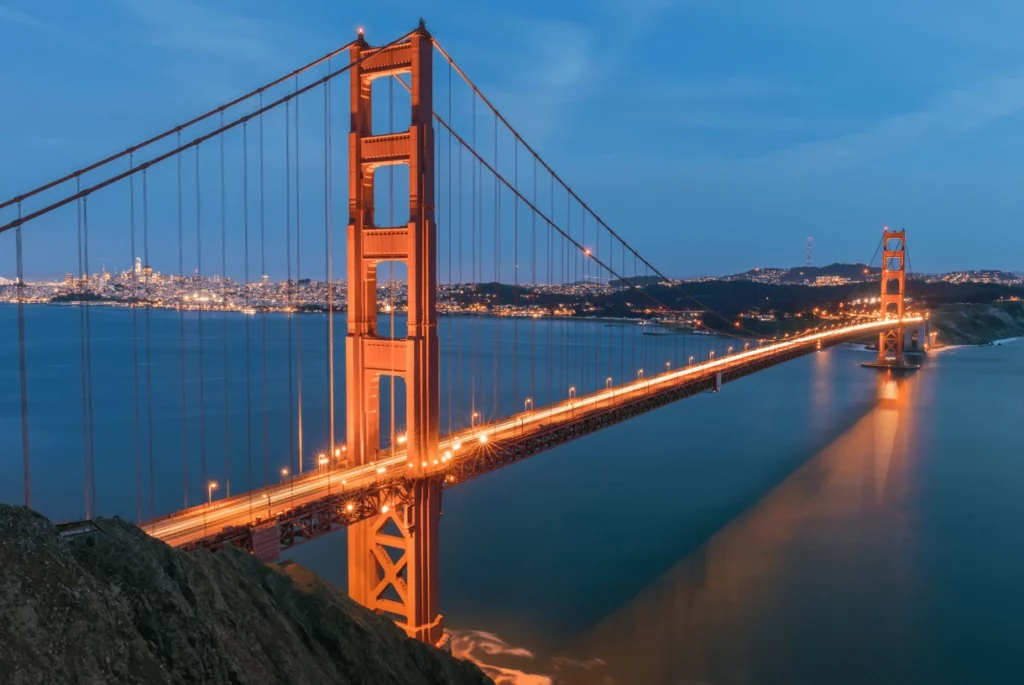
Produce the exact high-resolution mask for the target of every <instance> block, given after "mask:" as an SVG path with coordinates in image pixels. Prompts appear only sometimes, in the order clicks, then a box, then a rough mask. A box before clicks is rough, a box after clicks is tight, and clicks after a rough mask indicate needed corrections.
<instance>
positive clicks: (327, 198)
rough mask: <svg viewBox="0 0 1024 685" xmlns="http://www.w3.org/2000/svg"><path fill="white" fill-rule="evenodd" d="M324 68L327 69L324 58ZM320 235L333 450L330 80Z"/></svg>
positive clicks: (329, 436) (329, 427)
mask: <svg viewBox="0 0 1024 685" xmlns="http://www.w3.org/2000/svg"><path fill="white" fill-rule="evenodd" d="M327 68H328V69H330V61H329V60H328V63H327ZM324 127H325V131H324V142H325V145H326V148H325V150H324V193H325V195H324V239H325V243H326V245H325V248H326V254H325V255H324V259H325V260H326V265H325V266H326V270H327V441H328V443H329V445H330V449H331V451H332V452H333V451H334V276H333V274H332V270H333V269H332V267H333V266H334V256H333V254H332V252H333V249H334V248H333V245H332V238H333V233H334V230H333V229H334V226H333V222H334V217H333V213H334V212H333V207H332V200H333V193H332V187H331V186H332V185H333V183H332V179H331V171H332V169H331V161H332V160H331V142H332V141H331V133H332V129H333V122H332V121H331V82H330V81H327V82H326V83H325V84H324Z"/></svg>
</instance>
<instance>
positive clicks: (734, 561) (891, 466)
mask: <svg viewBox="0 0 1024 685" xmlns="http://www.w3.org/2000/svg"><path fill="white" fill-rule="evenodd" d="M815 359H816V361H815V362H814V366H815V371H814V374H815V382H814V390H813V393H814V394H815V395H818V393H819V392H827V391H828V388H829V386H830V385H831V382H830V379H829V378H828V374H829V371H830V368H829V364H828V362H827V359H826V355H818V356H817V357H816V358H815ZM930 387H931V383H930V381H929V380H928V378H927V375H925V376H922V375H920V374H918V375H916V376H913V377H909V378H898V379H897V378H893V377H891V376H889V375H887V374H880V375H879V376H878V385H877V391H876V392H877V400H876V402H875V403H874V404H873V405H872V406H871V407H870V408H869V409H868V410H867V412H866V413H864V414H863V415H862V416H860V417H859V418H857V419H856V420H855V421H854V422H853V423H852V425H850V426H849V427H848V428H847V429H846V430H845V431H844V432H842V433H841V434H840V435H838V437H836V438H835V439H833V440H832V441H831V442H829V443H828V444H827V445H826V446H825V447H824V448H823V449H821V450H820V451H819V452H818V453H817V454H816V456H814V457H813V458H812V459H811V460H809V461H808V462H806V463H805V464H804V465H803V466H801V467H800V468H799V469H798V470H796V471H795V472H794V473H793V474H792V475H791V476H789V477H788V478H787V479H786V480H785V481H784V482H783V483H781V484H780V485H779V486H777V487H776V488H774V489H773V490H772V491H770V492H769V493H768V494H767V495H765V496H764V497H763V499H761V500H760V501H759V502H757V503H756V504H755V505H754V506H753V507H752V508H750V509H749V510H748V511H746V512H745V513H743V514H742V515H740V516H739V517H737V518H736V519H735V520H733V521H731V522H730V523H729V524H728V525H726V526H725V527H724V528H722V529H721V530H719V531H718V532H717V533H715V534H714V536H713V537H711V538H710V539H709V540H708V541H707V542H706V543H704V544H703V545H701V546H700V547H699V548H698V549H697V550H695V551H694V552H693V553H691V554H689V555H688V556H687V557H686V558H684V559H683V560H682V561H680V562H679V563H678V564H676V565H675V566H674V567H673V568H672V569H670V570H669V571H667V572H666V573H664V574H663V575H662V576H661V577H659V578H658V579H657V580H656V581H654V582H653V583H651V584H650V585H649V586H648V587H646V588H645V589H644V590H643V591H642V592H641V593H640V594H638V595H637V596H635V597H634V598H633V599H631V600H629V601H628V602H627V603H626V604H625V605H624V606H622V607H621V608H619V609H617V610H615V611H614V612H613V613H611V614H609V615H608V616H607V617H605V618H604V619H603V620H601V621H600V622H598V623H597V624H596V625H594V626H593V627H592V628H590V629H588V630H587V632H586V633H585V634H583V635H582V636H580V637H578V638H576V639H575V640H574V641H573V642H572V644H571V645H570V646H569V647H568V648H567V649H564V650H562V651H561V653H560V654H558V655H557V656H556V657H554V658H553V659H551V660H550V662H549V663H548V665H547V666H546V667H543V668H542V667H539V665H538V664H537V663H536V662H534V661H532V660H526V659H517V658H516V656H517V654H516V652H515V650H512V652H511V653H509V652H508V651H507V650H506V653H505V654H503V655H502V656H497V657H495V656H486V655H484V654H483V653H482V652H483V647H482V646H483V644H484V643H486V642H488V641H489V638H488V636H487V635H481V634H470V635H466V636H463V638H462V639H461V640H456V641H455V643H454V645H455V647H456V648H458V649H462V650H464V652H463V653H464V654H466V655H469V656H473V657H476V658H481V659H482V660H483V661H486V662H494V663H497V664H498V665H499V666H500V668H501V670H500V671H495V675H498V674H499V673H502V674H504V675H508V676H509V677H510V678H511V679H510V680H509V681H508V682H514V683H535V682H536V683H545V682H549V681H548V677H547V676H532V675H530V676H528V675H526V673H527V672H537V671H543V672H545V673H546V674H551V677H553V678H554V680H553V681H550V682H566V683H572V684H573V685H591V684H593V685H596V684H598V683H601V684H606V683H618V684H623V683H645V684H647V683H649V684H651V685H662V684H664V685H677V684H679V683H746V682H810V681H815V676H820V679H818V680H816V682H832V683H838V682H851V683H854V682H857V683H861V682H875V681H876V676H878V674H879V673H878V672H879V671H882V672H884V673H885V674H886V675H887V676H889V677H892V676H893V675H894V671H895V674H896V676H897V677H896V680H895V681H894V682H896V681H899V677H898V675H899V670H900V669H901V668H904V667H906V666H907V665H909V664H910V663H911V662H912V661H913V658H912V657H910V658H908V656H907V655H913V654H916V653H919V652H918V647H919V645H918V644H916V643H915V637H914V635H913V633H912V632H911V631H910V630H909V627H910V626H909V625H908V623H907V617H908V616H909V614H910V613H911V607H910V606H909V603H912V602H913V601H914V599H913V597H914V596H913V595H910V594H909V593H904V592H903V591H902V589H901V588H903V587H905V586H906V585H907V584H909V583H913V582H914V581H915V578H914V577H913V576H912V575H911V573H912V571H911V568H910V565H909V564H907V563H906V561H905V559H906V556H907V554H908V551H907V550H906V549H905V547H906V545H908V544H909V543H910V542H911V541H912V536H911V528H912V527H913V525H914V517H913V513H912V512H911V511H910V510H909V509H908V508H907V505H906V500H907V497H906V494H907V493H908V491H909V489H911V488H913V487H914V482H913V473H912V468H913V465H914V456H915V455H917V454H919V453H920V451H919V444H918V441H917V440H916V437H915V434H916V432H917V430H916V425H915V424H916V416H915V412H914V406H915V404H919V403H920V402H921V397H920V395H921V394H922V393H928V392H930ZM815 404H818V403H817V402H816V403H815ZM819 406H821V405H819ZM826 575H827V577H828V580H827V582H822V581H823V580H824V576H826ZM837 587H839V588H843V590H844V591H843V592H842V593H837V592H835V590H836V588H837ZM808 626H814V627H815V629H814V630H812V631H809V630H808ZM836 645H843V648H842V649H841V650H838V651H837V650H836ZM488 649H490V650H492V651H495V650H501V649H502V647H501V643H500V642H498V643H494V642H493V641H492V642H491V645H490V647H488ZM519 656H522V655H521V654H520V655H519ZM901 656H902V658H900V657H901ZM901 664H902V665H901ZM538 678H539V679H538Z"/></svg>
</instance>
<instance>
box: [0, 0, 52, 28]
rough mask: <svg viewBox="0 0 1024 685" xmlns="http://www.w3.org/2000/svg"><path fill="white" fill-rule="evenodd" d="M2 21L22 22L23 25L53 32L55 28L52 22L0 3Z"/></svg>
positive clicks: (0, 18)
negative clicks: (49, 22) (48, 22)
mask: <svg viewBox="0 0 1024 685" xmlns="http://www.w3.org/2000/svg"><path fill="white" fill-rule="evenodd" d="M0 21H6V22H9V23H11V24H20V25H21V26H27V27H29V28H33V29H38V30H40V31H47V32H53V31H54V30H55V29H54V27H53V26H52V25H51V24H47V23H46V22H44V21H42V20H40V19H36V18H35V17H33V16H31V15H29V14H25V13H24V12H19V11H18V10H12V9H10V8H8V7H4V6H3V5H0Z"/></svg>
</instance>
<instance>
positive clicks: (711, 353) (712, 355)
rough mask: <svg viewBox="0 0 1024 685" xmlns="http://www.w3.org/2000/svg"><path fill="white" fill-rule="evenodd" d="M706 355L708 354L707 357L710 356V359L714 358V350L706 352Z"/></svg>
mask: <svg viewBox="0 0 1024 685" xmlns="http://www.w3.org/2000/svg"><path fill="white" fill-rule="evenodd" d="M708 356H709V357H710V358H711V359H714V358H715V351H714V350H711V352H710V353H709V354H708Z"/></svg>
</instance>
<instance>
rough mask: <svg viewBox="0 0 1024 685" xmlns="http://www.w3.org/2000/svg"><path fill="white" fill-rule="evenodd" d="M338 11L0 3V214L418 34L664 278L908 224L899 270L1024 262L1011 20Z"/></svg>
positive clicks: (660, 6)
mask: <svg viewBox="0 0 1024 685" xmlns="http://www.w3.org/2000/svg"><path fill="white" fill-rule="evenodd" d="M354 6H356V3H339V2H327V1H324V0H307V1H305V2H291V3H282V2H277V1H271V0H247V1H245V2H243V1H242V0H221V1H220V2H213V1H212V0H92V1H90V2H88V3H82V2H71V1H69V0H52V1H51V2H48V3H45V4H41V3H36V2H25V1H20V0H0V36H2V37H3V40H2V41H0V88H2V91H3V94H4V95H3V102H4V106H3V107H2V108H0V146H2V149H3V150H4V154H3V162H2V163H0V189H2V190H0V195H3V196H5V197H7V196H10V195H13V194H16V193H17V192H20V191H22V190H24V189H26V188H28V187H31V186H33V185H36V184H37V183H41V182H43V181H46V180H48V179H49V178H51V177H53V176H56V175H59V174H62V173H64V172H66V171H69V170H71V169H72V168H74V167H75V166H77V165H79V164H82V163H86V162H89V161H91V160H93V159H95V158H98V157H100V156H103V155H105V154H107V153H109V152H112V151H114V150H117V149H120V148H124V147H126V146H127V145H129V144H131V143H132V142H134V141H136V140H138V139H141V138H144V137H146V136H148V135H150V134H152V133H154V132H156V131H158V130H161V129H163V128H167V127H170V126H173V125H175V124H176V123H178V122H179V121H181V120H184V119H187V118H188V117H190V116H192V115H194V114H196V113H198V112H200V111H203V110H204V109H207V108H209V107H212V106H215V105H217V104H219V103H220V102H222V101H224V100H226V99H229V98H231V97H232V96H234V95H237V94H239V93H241V92H243V91H245V90H248V89H250V88H252V87H255V86H257V85H259V84H260V83H263V82H265V81H268V80H270V79H271V78H274V77H276V76H278V75H280V74H282V73H284V72H287V71H288V70H290V69H291V68H293V67H294V66H297V65H298V64H300V63H302V62H304V61H308V60H309V59H312V58H314V57H317V56H319V55H321V54H323V53H325V52H327V51H328V50H330V49H331V48H333V47H336V46H338V45H340V44H343V43H345V42H347V41H348V40H349V39H350V38H351V36H352V35H353V32H354V29H355V27H356V26H360V25H361V26H365V27H366V31H367V37H368V39H370V40H371V42H374V41H379V42H385V41H387V40H390V39H391V38H393V37H395V36H397V35H399V34H401V33H403V32H405V31H406V30H408V29H409V28H410V27H411V26H413V25H414V24H415V21H416V19H417V18H418V17H419V16H421V15H422V16H424V17H425V18H426V20H427V22H428V26H429V28H430V29H431V30H432V32H433V33H434V35H435V36H436V37H437V38H438V39H439V40H440V41H441V42H442V43H443V44H444V45H445V46H446V47H447V48H448V49H449V51H450V52H451V53H452V54H453V55H454V56H455V57H456V59H457V60H458V61H459V62H460V63H461V64H462V65H463V66H464V67H465V68H466V69H467V70H468V71H469V73H470V74H471V76H473V77H474V78H475V80H476V81H477V82H478V83H479V84H480V86H481V87H482V89H483V90H484V91H485V92H486V93H487V94H488V95H489V97H490V98H491V99H492V100H493V101H494V102H495V103H496V105H497V106H498V107H499V108H500V109H501V110H502V111H503V112H504V113H506V115H507V116H508V118H509V119H510V120H511V121H512V122H513V123H514V124H515V125H516V126H517V127H518V128H519V129H520V131H521V132H522V133H523V135H524V137H525V138H526V139H527V140H529V141H531V143H532V144H533V145H534V147H536V148H537V149H538V150H539V151H540V152H541V153H542V154H543V155H544V156H545V157H546V158H547V159H548V160H549V161H550V162H551V164H552V165H553V166H554V167H555V168H556V169H557V170H559V172H560V173H561V174H562V175H563V177H564V178H566V179H567V180H568V181H569V182H570V183H571V184H572V185H573V186H574V187H575V188H576V189H577V191H578V192H579V194H580V195H581V196H582V197H583V198H585V199H587V200H588V202H590V203H591V204H592V205H593V206H594V208H595V209H596V210H597V211H598V212H599V213H600V214H601V215H602V216H603V217H604V218H605V219H606V221H607V222H608V223H609V224H610V225H612V226H613V227H615V228H616V229H617V230H618V231H620V232H621V233H623V234H624V235H626V236H628V237H629V238H630V239H631V240H632V242H633V243H634V244H635V245H636V246H637V248H638V249H639V251H640V252H641V253H643V254H645V255H648V256H649V258H650V259H651V260H652V261H653V262H654V263H655V264H656V265H657V266H658V267H659V268H660V269H661V270H663V271H665V272H667V273H669V274H670V275H678V276H693V275H703V274H719V273H726V272H733V271H737V270H742V269H747V268H750V267H753V266H773V265H792V264H796V263H799V262H801V261H802V260H803V251H804V240H805V237H806V236H814V240H815V261H816V263H819V264H824V263H830V262H833V261H857V260H866V259H868V258H870V257H871V254H872V252H873V251H874V247H875V245H876V243H877V240H878V233H879V231H880V230H881V226H882V225H883V224H889V225H892V226H902V227H906V228H907V229H908V231H909V244H910V248H911V254H912V261H913V266H914V268H915V269H916V270H921V271H938V270H949V269H954V268H1002V269H1011V270H1022V269H1024V231H1022V230H1021V222H1022V219H1024V193H1022V192H1021V190H1022V189H1024V173H1022V170H1021V163H1022V160H1024V125H1022V124H1024V42H1022V41H1020V38H1019V37H1020V34H1021V31H1022V30H1024V4H1022V3H1014V2H1008V1H1004V2H997V1H994V0H992V1H990V0H979V1H978V2H974V3H969V4H968V3H963V2H953V1H951V0H931V1H928V2H925V1H924V0H907V1H904V2H900V3H892V2H883V1H882V0H861V2H858V3H834V2H833V3H822V2H813V1H811V0H774V1H773V2H759V1H753V0H735V1H734V2H716V1H714V0H704V1H702V2H691V1H689V0H681V1H672V0H630V1H628V2H625V1H613V0H593V1H590V2H584V1H582V0H565V1H563V2H537V1H534V0H525V1H522V2H516V3H503V4H501V5H498V4H497V3H489V2H479V1H465V0H446V1H445V2H434V3H429V2H411V1H408V0H398V1H393V2H387V3H360V4H359V9H353V7H354ZM9 237H10V236H7V235H5V236H2V237H0V241H4V242H0V246H2V248H3V249H2V252H4V253H6V256H2V257H0V274H4V275H7V274H9V272H10V271H11V268H10V264H8V262H9V261H10V259H9V255H10V250H9V244H10V241H9V240H8V238H9ZM40 240H41V239H38V240H36V242H35V243H33V242H32V239H31V238H30V237H29V236H26V241H27V246H28V248H29V249H32V248H35V249H37V250H38V249H40V248H41V247H43V245H42V244H41V243H40ZM304 258H305V257H304ZM125 261H126V260H125ZM31 263H32V264H34V265H35V268H37V269H44V270H45V267H42V266H39V264H41V263H40V262H31Z"/></svg>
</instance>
